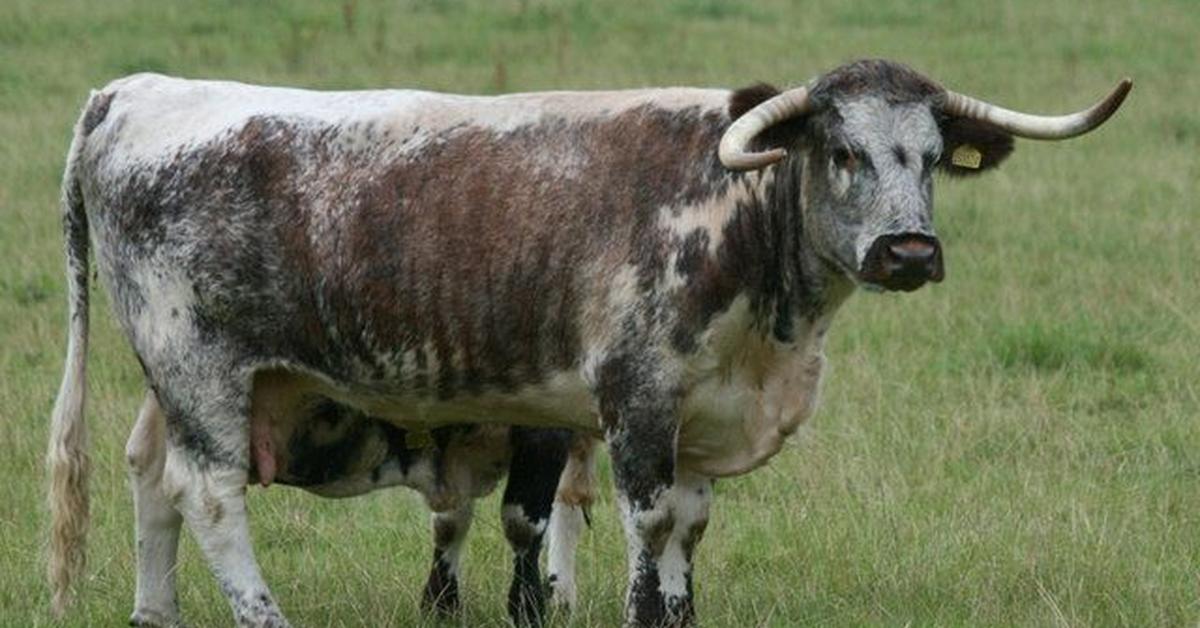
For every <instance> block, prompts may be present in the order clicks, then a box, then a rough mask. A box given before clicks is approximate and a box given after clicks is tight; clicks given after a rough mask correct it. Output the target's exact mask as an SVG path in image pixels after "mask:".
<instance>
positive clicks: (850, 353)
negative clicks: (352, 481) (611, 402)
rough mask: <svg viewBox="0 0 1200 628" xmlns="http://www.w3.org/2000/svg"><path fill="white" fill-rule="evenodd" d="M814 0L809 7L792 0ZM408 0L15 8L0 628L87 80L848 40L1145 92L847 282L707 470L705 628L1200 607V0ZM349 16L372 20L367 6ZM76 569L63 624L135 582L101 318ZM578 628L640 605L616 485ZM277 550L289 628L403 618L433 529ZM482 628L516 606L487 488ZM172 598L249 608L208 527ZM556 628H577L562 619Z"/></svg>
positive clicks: (627, 73)
mask: <svg viewBox="0 0 1200 628" xmlns="http://www.w3.org/2000/svg"><path fill="white" fill-rule="evenodd" d="M796 4H799V3H796ZM804 4H805V5H806V6H805V7H804V9H803V10H800V9H799V8H797V7H795V6H793V3H789V2H784V1H782V0H761V1H759V2H754V3H746V4H741V3H731V2H730V3H726V2H718V1H715V0H669V1H664V2H651V1H648V0H640V1H633V0H622V1H620V2H611V3H598V2H587V1H584V0H576V1H570V2H541V1H538V0H522V1H516V0H502V1H496V2H493V1H488V0H407V1H397V2H388V3H384V2H377V1H369V0H363V1H360V2H354V1H353V0H350V1H349V2H347V3H344V4H343V3H322V2H316V1H315V0H312V1H304V2H283V1H281V0H280V1H274V2H254V3H250V2H234V1H214V2H205V3H167V2H162V3H138V2H132V1H130V0H111V1H108V2H84V1H82V0H77V1H71V0H53V1H49V0H6V1H5V2H4V3H3V5H2V6H0V138H2V139H0V408H2V410H0V445H2V449H0V451H2V452H3V453H2V455H0V477H3V478H4V480H3V483H2V488H0V537H2V540H0V625H3V626H30V625H45V624H48V623H50V622H49V619H48V615H47V612H46V608H47V599H48V595H47V591H46V587H45V585H44V583H43V578H42V574H43V570H44V568H43V554H44V546H45V533H44V530H45V527H46V522H45V519H46V516H45V509H44V506H43V502H44V497H43V495H44V481H43V473H42V463H41V455H42V451H43V449H44V446H45V440H46V427H47V417H48V415H49V411H50V407H51V405H52V401H53V395H54V393H55V391H56V388H57V382H58V378H59V376H60V372H61V371H60V369H61V360H62V356H63V353H64V341H65V328H64V320H65V312H64V309H65V299H64V296H63V295H64V285H63V272H62V265H63V262H62V257H61V252H60V248H61V244H60V235H59V230H60V227H59V224H58V215H57V197H58V182H59V177H60V175H61V168H62V161H63V155H64V153H65V150H66V147H67V144H68V142H69V139H70V130H71V125H72V124H73V122H74V120H75V118H76V116H77V113H78V108H79V107H80V106H81V104H82V103H83V101H84V99H85V98H86V96H87V90H88V89H89V88H92V87H97V86H100V85H103V84H104V83H105V82H107V81H108V80H110V79H112V78H114V77H116V76H118V75H121V74H124V73H129V72H133V71H137V70H157V71H163V72H170V73H176V74H182V75H186V76H192V77H220V78H230V79H240V80H247V81H259V82H268V83H282V84H295V85H304V86H311V87H321V88H345V87H370V86H408V87H411V86H420V87H426V88H433V89H442V90H452V91H460V92H475V93H493V92H500V91H517V90H533V89H544V88H591V87H617V86H639V85H661V84H688V85H725V86H736V85H741V84H746V83H749V82H752V81H755V80H768V81H774V82H777V83H780V84H794V83H798V82H801V81H803V80H806V79H807V78H808V77H810V76H811V75H813V74H814V73H816V72H818V71H820V70H822V69H825V68H828V67H831V66H833V65H836V64H838V63H840V62H842V61H845V60H848V59H851V58H855V57H860V56H886V57H890V58H895V59H899V60H904V61H906V62H908V63H910V64H912V65H914V66H916V67H917V68H919V69H922V70H924V71H925V72H927V73H928V74H930V75H931V76H934V77H936V78H937V79H939V80H940V81H942V82H944V83H945V84H947V85H951V86H954V87H955V88H957V89H960V90H962V91H967V92H971V93H975V94H977V95H980V96H982V97H985V98H991V99H994V100H997V101H999V102H1002V103H1005V104H1010V105H1012V106H1018V107H1022V108H1026V109H1030V110H1035V111H1047V112H1055V111H1061V110H1067V109H1070V108H1073V107H1076V106H1079V105H1083V104H1085V103H1087V102H1089V101H1090V99H1092V98H1094V97H1097V96H1099V95H1100V94H1101V93H1103V92H1104V90H1105V89H1107V88H1109V87H1110V86H1111V84H1112V83H1113V82H1115V81H1116V79H1117V78H1119V77H1120V76H1124V75H1126V74H1128V75H1131V76H1133V77H1134V78H1135V80H1136V82H1137V85H1136V87H1135V89H1134V92H1133V94H1132V96H1131V97H1130V100H1129V102H1128V103H1127V104H1126V106H1125V109H1124V110H1123V111H1121V112H1120V113H1119V114H1118V115H1117V117H1116V119H1115V120H1113V121H1112V122H1111V123H1110V124H1109V125H1108V126H1107V127H1105V128H1104V129H1102V130H1101V131H1099V132H1097V133H1096V134H1094V135H1091V136H1088V137H1087V138H1084V139H1080V140H1076V141H1072V142H1068V143H1064V144H1037V143H1031V142H1022V143H1021V144H1020V145H1019V149H1018V151H1017V153H1016V154H1015V155H1014V156H1013V157H1012V159H1011V160H1010V162H1009V163H1007V164H1005V165H1004V166H1003V167H1002V168H1001V169H1000V170H999V171H998V172H996V173H994V174H990V175H988V176H985V177H981V178H979V179H977V180H970V181H950V180H943V181H940V182H939V186H938V200H937V221H938V226H939V229H940V233H941V235H942V237H943V240H944V244H945V247H946V256H947V263H948V279H947V280H946V282H945V283H943V284H941V285H938V286H934V287H931V288H928V289H925V290H922V291H921V292H918V293H915V294H911V295H903V296H895V295H892V296H874V295H858V296H856V297H855V298H854V299H852V300H851V302H850V303H849V305H848V306H847V307H846V308H845V310H844V311H843V313H842V314H841V315H840V317H839V319H838V321H837V323H836V325H835V328H834V334H833V337H832V342H831V346H830V347H829V357H830V360H831V364H832V368H831V371H830V373H829V378H828V379H827V381H826V386H825V394H824V402H823V404H822V407H821V409H820V411H819V412H818V415H817V416H816V418H815V419H814V420H813V421H812V422H811V424H810V426H809V427H808V428H807V429H806V430H805V431H804V432H803V433H802V435H801V436H800V437H799V438H797V439H796V442H795V443H794V445H793V446H791V447H789V448H788V449H786V450H785V451H784V453H782V454H780V455H779V456H778V457H777V458H776V459H775V460H774V462H773V463H772V464H771V465H770V466H769V467H767V468H765V469H763V470H760V471H757V472H755V473H753V474H751V475H749V476H746V477H742V478H738V479H734V480H729V481H722V482H720V483H719V485H718V491H717V492H718V495H719V497H718V499H717V500H716V502H715V506H714V519H713V521H712V523H711V525H710V526H709V532H708V535H707V537H706V540H705V542H704V544H703V545H702V546H701V550H700V554H699V558H698V567H697V569H698V574H699V576H698V584H697V589H698V596H699V600H698V604H699V611H700V613H701V617H702V618H703V619H704V621H705V623H706V625H709V626H748V625H770V626H791V625H798V624H808V625H845V626H860V625H887V626H902V625H917V626H1012V625H1034V626H1109V625H1114V626H1115V625H1123V626H1176V625H1186V624H1190V625H1195V624H1196V622H1197V620H1198V619H1200V587H1198V583H1200V579H1198V576H1197V573H1198V572H1197V568H1198V566H1200V421H1197V419H1198V416H1197V415H1198V410H1200V394H1198V387H1200V384H1198V382H1200V367H1198V361H1197V347H1198V346H1200V266H1198V260H1200V238H1198V236H1200V217H1198V216H1197V209H1198V208H1197V204H1196V201H1195V200H1194V199H1195V198H1196V197H1197V192H1198V191H1200V190H1197V185H1196V183H1197V181H1198V180H1200V161H1198V157H1197V156H1198V155H1200V113H1198V111H1200V109H1198V108H1197V106H1196V104H1195V103H1196V102H1198V101H1200V74H1197V72H1196V70H1195V64H1196V61H1197V60H1198V59H1200V46H1197V44H1196V33H1198V32H1200V17H1197V12H1196V11H1195V6H1194V3H1193V2H1191V1H1184V0H1177V1H1169V0H1158V1H1156V2H1127V1H1124V0H1097V1H1094V2H1089V3H1087V4H1086V8H1084V7H1083V5H1081V4H1080V3H1075V2H1067V1H1066V0H1049V1H1048V0H1007V1H1004V2H992V3H978V2H954V1H950V0H940V1H937V2H923V1H918V0H902V1H898V2H891V3H879V2H875V1H873V0H848V1H844V2H827V3H820V4H819V5H816V6H807V5H810V4H813V3H804ZM345 7H352V9H346V8H345ZM93 312H94V313H95V318H94V323H93V326H92V338H93V351H92V356H91V361H90V368H91V391H92V393H91V399H90V405H89V412H88V415H89V416H88V422H89V425H90V427H91V429H92V434H93V444H92V451H93V454H94V457H95V461H96V464H95V472H94V476H93V483H92V486H93V488H92V496H93V504H94V506H93V511H94V527H93V530H92V534H91V539H90V540H91V546H90V551H89V559H90V564H89V568H88V576H87V579H86V581H85V582H84V584H83V586H82V590H81V591H80V596H79V603H78V604H77V606H76V607H75V608H74V609H73V612H72V614H71V616H70V619H69V620H68V621H67V622H66V623H67V624H68V625H119V624H121V623H123V622H124V620H125V619H126V618H127V616H128V613H129V611H130V610H131V605H132V596H133V582H134V581H133V578H134V574H133V540H132V517H131V509H132V506H131V502H130V498H129V496H128V493H127V490H126V487H125V480H124V468H123V456H122V448H123V442H124V438H125V436H126V434H127V432H128V430H129V428H130V427H131V425H132V421H133V413H134V411H135V409H136V407H137V404H138V400H139V398H140V394H141V382H140V375H139V370H138V367H137V365H136V361H135V360H134V359H133V357H132V355H131V353H130V351H129V350H128V348H127V347H126V345H125V343H124V341H123V339H122V338H121V337H120V334H119V333H118V331H117V330H116V328H115V326H114V324H113V322H112V320H111V318H110V317H109V315H108V312H107V304H106V302H105V301H104V299H103V298H97V299H96V302H95V303H94V304H93ZM603 480H604V493H603V499H602V503H601V504H600V505H599V506H598V508H597V511H596V516H595V521H596V523H595V527H594V529H593V530H592V531H591V532H590V533H589V534H588V535H587V536H586V538H585V540H584V542H583V544H582V547H581V550H580V570H581V593H582V598H583V600H584V603H583V608H582V609H581V610H580V612H579V613H578V614H577V616H576V618H575V619H574V621H573V625H577V626H611V625H614V624H616V623H617V622H618V620H619V616H620V607H621V596H622V589H623V586H624V582H623V581H624V573H625V568H624V544H623V537H622V533H621V531H620V526H619V523H618V520H617V517H616V516H615V514H614V508H613V505H612V493H611V488H609V484H608V475H607V470H606V469H604V477H603ZM250 507H251V509H252V511H253V526H254V534H255V537H256V538H257V550H258V555H259V558H260V561H261V563H262V565H263V568H264V570H265V572H266V574H267V577H268V580H269V582H271V583H272V586H273V588H274V591H275V593H276V595H277V597H278V598H279V600H280V602H281V604H282V606H283V608H284V610H285V612H287V613H288V614H289V615H290V617H291V618H292V619H293V621H295V622H296V623H297V624H300V625H307V626H320V625H353V626H374V625H383V624H391V625H400V626H405V625H416V624H420V623H421V622H422V620H421V619H420V617H419V615H418V614H417V612H416V608H417V599H418V596H419V591H420V587H421V585H422V583H423V578H424V575H425V570H426V566H427V561H428V555H429V546H430V538H429V536H430V535H429V533H428V524H427V522H426V515H425V512H424V509H423V507H422V506H421V503H420V501H419V500H418V498H417V497H416V496H415V495H414V494H411V493H408V492H404V491H393V492H386V493H382V494H376V495H372V496H369V497H365V498H359V499H354V500H347V501H326V500H322V499H319V498H316V497H310V496H308V495H305V494H302V493H299V492H295V491H289V490H286V489H272V490H269V491H260V490H252V491H251V496H250ZM480 510H481V512H480V515H479V518H478V520H477V522H476V525H475V529H474V532H473V533H472V538H471V542H470V550H469V554H468V559H467V564H466V583H465V586H466V603H467V615H466V617H465V620H464V623H466V624H469V625H503V624H504V623H505V621H506V620H505V619H504V611H503V608H504V592H505V587H506V586H507V578H508V576H507V574H508V567H507V562H508V559H507V548H506V545H505V544H504V542H503V537H502V535H501V533H500V531H499V525H498V517H497V516H496V512H497V510H498V506H497V504H496V501H495V498H494V497H493V499H492V500H490V501H488V502H487V503H486V504H484V505H483V507H482V508H481V509H480ZM181 560H182V567H181V574H180V577H179V582H180V591H181V597H182V604H183V609H184V613H185V616H186V617H187V618H188V619H189V620H190V621H191V622H192V624H193V625H195V626H217V625H226V624H227V623H228V622H229V614H228V610H227V608H226V606H225V603H224V601H223V599H222V598H221V596H220V593H219V591H218V590H217V587H216V585H215V583H214V581H213V579H212V578H211V577H210V576H209V574H208V572H207V569H206V567H205V566H204V564H203V561H202V560H201V558H200V556H199V554H198V552H197V551H196V548H195V546H194V544H193V543H192V542H191V540H190V539H188V540H186V541H185V543H184V547H183V551H182V554H181ZM564 623H565V622H564Z"/></svg>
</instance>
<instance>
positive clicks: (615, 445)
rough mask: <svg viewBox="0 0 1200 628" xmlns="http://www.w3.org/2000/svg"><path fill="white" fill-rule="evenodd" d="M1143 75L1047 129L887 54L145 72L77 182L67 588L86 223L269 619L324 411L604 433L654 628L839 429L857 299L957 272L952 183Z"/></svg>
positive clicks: (68, 383) (61, 525)
mask: <svg viewBox="0 0 1200 628" xmlns="http://www.w3.org/2000/svg"><path fill="white" fill-rule="evenodd" d="M1129 87H1130V83H1129V82H1128V81H1124V82H1122V83H1121V84H1120V85H1119V86H1118V88H1117V89H1116V90H1115V91H1114V92H1113V93H1112V94H1110V95H1109V96H1108V97H1107V98H1105V99H1104V100H1103V101H1101V102H1100V103H1098V104H1097V105H1095V106H1094V107H1092V108H1090V109H1088V110H1086V111H1083V112H1080V113H1077V114H1072V115H1069V116H1061V117H1039V116H1030V115H1027V114H1021V113H1017V112H1013V111H1008V110H1005V109H1001V108H998V107H995V106H992V105H988V104H986V103H983V102H981V101H977V100H974V99H971V98H969V97H966V96H962V95H960V94H957V93H954V92H950V91H948V90H945V89H943V88H942V87H940V86H938V85H937V84H936V83H934V82H932V81H930V80H929V79H927V78H925V77H923V76H921V75H919V74H917V73H916V72H913V71H912V70H910V69H908V68H906V67H904V66H902V65H899V64H895V63H891V62H887V61H861V62H856V63H852V64H849V65H845V66H842V67H839V68H837V69H835V70H833V71H830V72H828V73H826V74H824V75H822V76H819V77H817V78H816V79H814V80H813V81H811V82H810V83H808V84H807V85H806V86H804V87H799V88H795V89H792V90H788V91H785V92H782V93H779V92H777V91H776V90H774V89H772V88H769V87H766V86H759V87H755V88H750V89H746V90H741V91H734V92H731V91H726V90H719V89H642V90H631V91H615V92H591V93H578V92H548V93H534V94H517V95H509V96H498V97H470V96H452V95H444V94H434V93H428V92H416V91H372V92H331V93H322V92H311V91H302V90H295V89H280V88H269V87H254V86H249V85H242V84H237V83H223V82H211V81H188V80H180V79H173V78H167V77H163V76H156V75H137V76H132V77H129V78H125V79H121V80H118V81H115V82H113V83H111V84H109V85H108V86H106V87H104V88H103V89H102V90H100V91H99V92H97V93H95V94H93V96H92V98H91V100H90V101H89V103H88V105H87V107H86V109H85V112H84V114H83V116H82V118H81V120H80V122H79V124H78V126H77V129H76V133H75V138H74V141H73V143H72V146H71V149H70V155H69V157H68V162H67V169H66V174H65V181H64V202H63V212H64V222H65V230H66V236H67V247H66V251H67V260H68V271H69V280H70V282H69V283H70V295H69V303H70V312H71V323H70V344H69V348H68V355H67V367H66V374H65V377H64V381H63V385H62V389H61V391H60V393H59V400H58V403H57V405H56V409H55V412H54V418H53V428H52V434H51V454H50V466H51V473H52V477H53V479H54V481H53V483H52V495H51V501H52V505H53V506H54V534H53V540H52V548H51V549H52V552H51V560H52V571H53V573H54V576H55V586H56V587H57V588H58V590H59V592H60V593H61V592H62V591H63V590H64V587H65V586H66V585H67V584H68V583H69V582H70V579H71V578H72V577H73V576H74V573H73V572H74V571H77V569H76V568H77V566H78V564H79V556H80V555H81V554H80V552H81V551H82V550H81V546H82V540H83V531H84V524H83V521H85V519H83V517H84V516H85V515H83V514H82V512H83V510H84V507H85V504H86V502H85V494H84V492H83V489H84V485H83V480H84V474H83V472H82V471H81V467H80V465H81V461H82V460H83V457H84V452H83V445H82V443H83V438H82V432H83V422H82V403H83V380H84V369H85V367H84V361H85V354H86V340H87V267H88V257H87V256H88V247H89V233H90V235H91V241H92V243H93V244H94V247H95V251H96V257H97V260H98V263H99V268H100V273H101V276H102V277H103V278H104V279H105V282H106V284H107V287H108V290H109V292H110V293H111V295H112V301H113V306H114V309H115V312H116V316H117V319H118V320H119V321H120V322H121V325H122V327H123V329H124V331H125V333H126V334H127V336H128V337H129V340H130V342H131V343H132V345H133V348H134V350H135V352H136V353H137V355H138V357H139V359H140V360H141V362H142V365H143V368H144V371H145V375H146V381H147V382H148V385H149V386H150V388H151V389H152V390H153V392H154V394H155V398H156V399H157V400H158V402H159V404H160V405H161V408H162V411H163V414H164V417H165V425H166V432H167V449H166V455H165V461H164V466H163V472H162V477H161V490H162V491H163V492H164V493H165V495H166V496H167V500H166V501H164V504H166V505H167V506H169V507H170V508H171V509H173V510H174V511H177V512H178V513H179V514H180V515H181V516H182V518H183V520H184V521H186V522H187V524H188V527H189V528H190V529H191V530H192V532H193V534H194V535H195V537H196V539H197V541H198V543H199V545H200V547H201V549H202V550H203V552H204V554H205V556H206V557H207V559H208V561H209V563H210V565H211V567H212V570H213V572H214V574H215V575H216V576H217V578H218V579H219V580H220V582H221V588H222V590H223V591H224V592H225V593H226V595H227V596H228V599H229V602H230V604H231V605H232V607H233V609H234V612H235V615H236V617H237V620H238V622H239V624H241V625H246V626H265V625H270V626H277V625H284V624H285V620H284V619H283V616H282V615H281V614H280V612H279V609H278V607H277V606H276V604H275V601H274V600H273V598H272V597H271V595H270V593H269V592H268V589H267V585H266V584H265V582H264V581H263V579H262V577H261V575H260V573H259V569H258V566H257V564H256V562H255V559H254V557H253V552H252V550H251V547H250V539H249V534H248V526H247V521H246V516H245V506H244V497H243V489H244V487H245V485H246V484H247V482H249V481H250V480H251V478H252V477H253V476H254V475H255V474H258V475H261V474H262V473H263V472H264V470H265V469H269V468H272V467H275V468H279V463H278V461H277V458H278V456H279V455H280V452H279V450H278V448H277V443H275V442H274V441H273V440H272V439H271V438H270V437H269V435H270V434H273V433H278V432H281V431H282V432H286V431H287V430H289V429H292V428H290V427H289V426H288V425H287V423H288V422H289V421H292V420H293V419H292V418H290V417H291V416H292V415H291V414H289V411H287V410H286V409H287V408H293V407H298V406H303V405H305V404H308V403H312V402H313V400H319V401H322V402H324V401H328V402H330V403H336V404H339V405H341V406H345V407H349V408H353V409H355V410H356V411H357V412H361V413H363V414H364V415H367V416H370V417H375V419H374V420H377V421H379V422H381V424H386V425H390V426H394V427H398V428H401V429H406V430H410V429H411V430H427V429H429V428H430V427H431V426H449V425H457V424H462V423H473V422H478V421H480V420H481V418H483V417H486V420H487V421H493V422H496V423H503V424H519V425H526V426H532V427H557V428H570V429H573V430H577V431H579V432H583V433H588V432H590V433H593V434H596V435H603V437H604V438H605V439H606V441H607V443H608V445H609V449H610V452H611V457H612V464H613V474H614V477H615V481H616V487H617V494H618V502H619V504H620V507H621V511H622V515H623V519H624V526H625V529H626V533H627V538H628V549H629V588H628V594H627V598H626V616H627V621H628V623H630V624H632V625H639V626H650V625H679V624H687V623H690V622H691V621H692V619H693V617H694V611H693V603H692V568H691V564H692V560H691V559H692V553H693V550H694V549H695V547H696V544H697V543H698V542H699V540H700V537H701V535H702V533H703V531H704V528H705V524H706V522H707V519H708V510H709V501H710V499H711V494H712V491H711V486H712V478H714V477H718V476H726V475H733V474H739V473H744V472H746V471H749V470H750V469H753V468H755V467H757V466H759V465H762V464H764V463H765V462H766V461H767V460H768V459H769V458H770V457H771V456H772V455H774V454H775V453H776V452H777V451H778V450H779V449H780V447H781V446H782V443H783V441H784V439H785V438H786V437H787V436H788V435H789V434H791V433H792V432H793V431H794V430H795V429H796V428H797V426H798V425H799V424H800V423H801V422H802V421H804V420H805V419H806V418H807V417H808V416H809V415H810V414H811V413H812V411H813V409H814V408H815V406H816V401H817V392H818V387H819V380H820V376H821V370H822V365H823V362H824V358H823V355H822V346H823V343H824V338H825V334H826V332H827V330H828V328H829V325H830V323H831V321H832V318H833V316H834V314H835V313H836V311H837V309H838V307H839V305H840V304H841V303H842V302H843V301H844V300H845V299H846V297H847V296H849V295H850V294H851V293H852V292H853V290H854V288H855V287H856V286H865V287H868V288H872V289H885V290H912V289H915V288H917V287H919V286H921V285H922V284H923V283H925V282H926V281H938V280H940V279H941V278H942V275H943V265H942V253H941V249H940V246H939V244H938V241H937V239H936V237H935V234H934V230H933V225H932V219H931V208H932V186H933V184H932V180H933V179H932V175H933V172H934V171H935V170H937V169H941V170H943V171H948V172H951V173H959V174H966V173H972V172H976V171H978V170H983V169H987V168H990V167H992V166H995V165H996V164H997V163H999V162H1000V161H1001V160H1002V159H1004V158H1005V157H1006V156H1007V155H1008V154H1009V152H1010V151H1011V149H1012V137H1013V136H1014V135H1016V136H1024V137H1034V138H1041V139H1059V138H1064V137H1071V136H1074V135H1078V134H1081V133H1085V132H1087V131H1089V130H1091V129H1093V128H1095V127H1096V126H1098V125H1099V124H1101V123H1102V122H1103V121H1104V120H1105V119H1107V118H1108V116H1109V115H1111V114H1112V113H1113V112H1114V111H1115V110H1116V109H1117V107H1118V106H1119V105H1120V103H1121V102H1122V100H1123V99H1124V97H1125V95H1126V93H1127V92H1128V90H1129ZM280 408H282V409H284V410H282V411H281V410H279V409H280ZM60 599H62V598H61V596H60Z"/></svg>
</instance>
